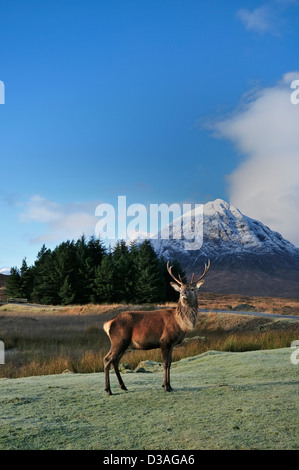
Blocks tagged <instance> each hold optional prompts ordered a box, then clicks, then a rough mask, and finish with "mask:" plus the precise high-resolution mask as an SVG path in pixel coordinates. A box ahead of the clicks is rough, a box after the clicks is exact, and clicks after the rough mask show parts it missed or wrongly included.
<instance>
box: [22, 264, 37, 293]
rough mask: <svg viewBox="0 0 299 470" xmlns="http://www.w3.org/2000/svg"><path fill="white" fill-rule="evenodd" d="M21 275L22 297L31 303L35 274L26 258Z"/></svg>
mask: <svg viewBox="0 0 299 470" xmlns="http://www.w3.org/2000/svg"><path fill="white" fill-rule="evenodd" d="M20 275H21V294H22V297H23V298H25V299H27V300H28V301H30V300H31V294H32V289H33V281H34V273H33V269H32V268H30V267H28V265H27V261H26V258H24V259H23V261H22V267H21V269H20Z"/></svg>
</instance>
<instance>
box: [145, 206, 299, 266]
mask: <svg viewBox="0 0 299 470" xmlns="http://www.w3.org/2000/svg"><path fill="white" fill-rule="evenodd" d="M194 211H195V209H193V210H192V211H191V213H189V214H184V216H182V217H180V218H179V219H176V220H175V221H174V222H172V223H171V224H169V226H168V227H167V228H166V229H163V230H162V231H160V232H159V233H158V239H152V240H151V243H152V245H153V247H154V248H155V250H156V252H157V253H158V254H159V255H163V256H165V258H169V257H170V256H171V255H173V254H174V252H180V254H181V255H183V254H184V255H185V256H186V255H187V253H186V252H188V253H189V255H190V256H192V255H193V256H192V258H193V257H194V255H195V253H192V251H194V252H195V251H196V255H197V256H199V255H200V257H209V258H213V259H215V258H219V257H223V256H226V255H229V254H233V255H244V254H247V253H248V254H250V255H253V254H256V255H261V254H280V255H283V254H288V255H291V256H292V255H298V253H299V249H298V248H296V247H295V246H294V245H293V244H292V243H290V242H289V241H287V240H285V239H284V238H283V237H282V236H281V235H280V234H279V233H277V232H274V231H272V230H270V229H269V228H268V227H266V226H265V225H264V224H262V223H261V222H259V221H257V220H254V219H251V218H250V217H247V216H246V215H244V214H242V212H241V211H239V210H238V209H236V208H235V207H233V206H231V205H230V204H228V203H227V202H225V201H223V200H222V199H216V200H215V201H211V202H208V203H206V204H204V205H203V226H202V227H203V240H202V246H201V248H199V249H197V250H188V249H187V250H186V241H188V240H189V241H193V242H194V227H195V225H194V224H195V215H194ZM190 216H191V224H189V225H190V230H189V231H187V230H186V229H185V230H184V232H183V230H182V227H183V224H184V219H185V218H186V217H189V218H190ZM168 231H169V233H170V237H169V239H165V238H161V237H163V236H164V235H165V234H166V233H168ZM200 245H201V243H200ZM195 247H196V245H195Z"/></svg>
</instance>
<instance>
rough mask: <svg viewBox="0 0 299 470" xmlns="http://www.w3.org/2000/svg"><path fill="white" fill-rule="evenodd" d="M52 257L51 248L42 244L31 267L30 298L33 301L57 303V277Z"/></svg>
mask: <svg viewBox="0 0 299 470" xmlns="http://www.w3.org/2000/svg"><path fill="white" fill-rule="evenodd" d="M53 258H54V257H53V253H52V252H51V250H50V249H47V248H46V246H45V245H43V246H42V248H41V249H40V251H39V252H38V254H37V260H36V261H35V264H34V266H33V269H32V274H33V289H32V295H31V300H32V301H33V302H37V303H41V304H57V303H59V298H58V290H59V287H58V286H59V279H57V276H56V272H55V266H54V263H53ZM60 285H61V284H60Z"/></svg>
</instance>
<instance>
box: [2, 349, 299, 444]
mask: <svg viewBox="0 0 299 470" xmlns="http://www.w3.org/2000/svg"><path fill="white" fill-rule="evenodd" d="M290 352H291V350H290V348H284V349H273V350H263V351H249V352H242V353H232V352H218V351H210V352H206V353H204V354H202V355H199V356H196V357H192V358H185V359H183V360H181V361H179V362H176V363H174V364H173V366H172V371H171V382H172V386H173V388H174V391H173V392H172V393H165V392H164V391H163V389H162V387H161V383H162V373H161V372H157V373H143V374H142V373H130V374H125V375H124V379H125V382H126V385H127V387H128V389H129V390H128V392H123V391H120V390H119V389H118V387H117V380H116V377H115V375H114V374H113V375H112V377H111V382H112V390H113V392H114V393H115V394H114V395H113V396H112V397H108V396H107V395H106V393H105V392H104V374H103V373H99V374H94V373H92V374H60V375H50V376H49V375H47V376H39V377H25V378H20V379H14V380H12V379H0V386H1V397H0V403H1V414H0V449H1V450H3V449H109V450H113V449H126V450H133V449H155V450H159V449H162V450H168V449H174V450H179V449H183V450H186V449H213V450H215V449H216V450H217V449H251V450H252V449H267V450H270V449H297V450H298V448H299V435H298V367H299V365H293V364H292V363H291V361H290Z"/></svg>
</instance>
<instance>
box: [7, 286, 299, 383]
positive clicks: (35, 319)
mask: <svg viewBox="0 0 299 470" xmlns="http://www.w3.org/2000/svg"><path fill="white" fill-rule="evenodd" d="M210 296H212V295H211V294H210ZM222 297H223V296H222ZM226 297H229V298H230V304H233V302H232V300H234V302H235V303H236V305H239V304H240V303H242V302H243V303H245V298H244V297H241V298H240V296H239V297H238V298H235V296H226ZM258 300H259V301H260V304H258V303H257V300H256V299H255V298H246V303H250V304H251V305H255V307H256V309H257V310H261V308H259V307H258V305H262V304H264V305H265V308H266V307H267V311H271V308H273V307H274V303H273V302H274V301H273V300H272V299H271V301H268V299H266V300H265V299H258ZM278 300H279V299H275V301H276V302H277V303H276V304H275V305H276V306H275V308H277V309H279V308H280V310H279V311H278V312H277V313H283V309H285V308H286V307H290V308H295V302H294V301H293V300H290V301H287V300H286V299H283V305H282V304H280V303H279V302H278ZM201 301H202V305H200V308H208V305H210V306H211V308H212V306H213V307H214V308H215V306H216V305H218V307H219V308H220V309H222V308H225V303H226V302H227V298H225V299H222V298H219V297H218V296H216V298H203V299H202V300H201ZM175 305H176V304H169V306H175ZM279 305H280V307H279ZM232 306H235V305H232ZM132 308H135V309H136V308H138V309H140V306H131V305H120V304H114V305H92V304H91V305H85V306H69V307H54V306H53V307H50V308H49V307H43V306H37V307H30V306H26V305H23V306H19V305H18V306H16V305H8V306H2V307H0V339H1V340H3V341H4V344H5V350H6V356H5V359H6V363H5V365H0V377H24V376H30V375H44V374H46V375H47V374H60V373H62V372H65V371H69V372H74V373H76V372H82V373H85V372H100V371H102V370H103V357H104V355H105V354H106V353H107V351H108V349H109V345H110V343H109V339H108V337H107V336H106V334H105V333H104V331H103V329H102V325H103V323H104V321H106V320H107V319H109V318H112V317H113V316H114V315H116V314H117V313H119V312H120V311H123V310H128V309H132ZM143 308H144V309H152V308H153V306H152V305H151V306H143ZM196 335H197V336H200V337H201V338H202V339H201V340H200V341H195V342H191V343H188V344H186V345H184V346H180V347H177V348H175V350H174V353H173V360H174V361H176V360H179V359H182V358H183V357H188V356H194V355H197V354H200V353H202V352H205V351H207V350H211V349H217V350H224V351H227V350H228V351H242V350H251V349H271V348H274V347H275V348H276V347H286V346H290V344H291V342H292V341H293V340H295V339H298V338H299V321H293V322H292V321H288V320H284V319H283V320H280V319H274V320H271V319H269V318H258V317H253V316H249V315H244V316H243V315H242V316H240V315H236V314H220V313H217V312H216V311H215V310H214V311H211V312H209V313H201V314H200V315H199V321H198V326H197V329H196V330H195V331H193V332H192V334H191V335H189V336H196ZM146 359H151V360H156V361H158V362H159V361H160V360H161V359H160V351H159V350H151V351H128V352H127V353H126V354H125V355H124V357H123V359H122V362H129V363H130V364H131V367H133V368H135V367H136V366H137V365H138V363H139V362H140V361H142V360H146Z"/></svg>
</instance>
